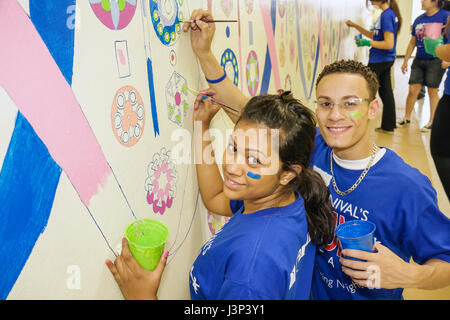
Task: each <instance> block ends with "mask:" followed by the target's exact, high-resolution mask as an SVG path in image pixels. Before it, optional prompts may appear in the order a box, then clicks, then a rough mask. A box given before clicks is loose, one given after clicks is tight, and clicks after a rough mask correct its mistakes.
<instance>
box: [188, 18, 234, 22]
mask: <svg viewBox="0 0 450 320" xmlns="http://www.w3.org/2000/svg"><path fill="white" fill-rule="evenodd" d="M196 21H197V20H183V22H194V23H195V22H196ZM201 21H203V22H206V23H216V22H238V21H237V20H208V19H201Z"/></svg>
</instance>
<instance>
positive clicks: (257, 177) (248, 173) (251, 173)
mask: <svg viewBox="0 0 450 320" xmlns="http://www.w3.org/2000/svg"><path fill="white" fill-rule="evenodd" d="M247 176H248V177H250V178H252V179H256V180H259V179H261V176H260V175H259V174H257V173H253V172H251V171H248V172H247Z"/></svg>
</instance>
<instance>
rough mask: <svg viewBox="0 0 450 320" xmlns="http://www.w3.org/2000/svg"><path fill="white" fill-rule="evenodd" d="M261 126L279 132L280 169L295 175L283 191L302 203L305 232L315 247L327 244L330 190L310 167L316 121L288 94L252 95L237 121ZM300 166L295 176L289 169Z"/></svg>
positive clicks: (330, 221) (331, 220) (331, 230)
mask: <svg viewBox="0 0 450 320" xmlns="http://www.w3.org/2000/svg"><path fill="white" fill-rule="evenodd" d="M239 121H249V122H254V123H261V124H263V125H265V126H267V127H268V128H270V129H279V130H280V135H279V141H280V145H279V155H280V160H281V162H282V164H283V167H282V168H283V170H285V171H291V172H293V173H294V174H296V178H294V179H292V180H291V182H290V183H289V184H288V185H287V188H286V190H285V191H286V192H293V191H295V190H298V192H299V193H300V194H301V196H302V198H303V201H304V203H305V210H306V219H307V220H308V233H309V235H310V237H311V241H312V242H313V243H314V244H316V245H320V246H323V245H326V244H327V243H328V241H329V240H331V239H332V238H333V235H334V216H333V206H332V204H331V200H330V191H329V189H328V187H327V186H326V185H325V183H324V181H323V180H322V178H321V176H320V175H319V174H318V173H317V172H316V171H314V170H313V169H312V168H311V166H310V158H311V155H312V152H313V149H314V139H315V135H316V120H315V117H314V114H313V112H312V111H311V110H310V109H308V108H307V107H305V105H303V104H302V103H301V102H300V101H299V100H297V99H295V98H294V97H293V96H292V94H290V92H289V91H288V92H284V93H282V94H281V95H268V94H266V95H260V96H255V97H253V98H252V99H250V101H249V102H248V103H247V105H246V106H245V108H244V109H243V110H242V114H241V116H240V118H239V120H238V121H237V123H239ZM294 165H299V166H301V167H302V171H301V172H300V174H298V173H297V172H296V171H295V170H294V169H293V168H292V166H294Z"/></svg>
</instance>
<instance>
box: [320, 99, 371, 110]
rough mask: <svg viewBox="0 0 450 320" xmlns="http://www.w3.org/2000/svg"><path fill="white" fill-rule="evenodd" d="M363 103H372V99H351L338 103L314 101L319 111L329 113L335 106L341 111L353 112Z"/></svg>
mask: <svg viewBox="0 0 450 320" xmlns="http://www.w3.org/2000/svg"><path fill="white" fill-rule="evenodd" d="M363 101H367V102H370V101H372V99H369V98H357V97H352V98H348V99H344V100H342V101H341V102H339V103H336V102H333V101H331V100H328V99H319V100H317V101H314V103H315V104H316V106H317V108H318V109H319V110H323V111H330V110H332V109H333V107H334V106H335V105H338V106H339V108H340V109H341V110H345V111H354V110H355V109H357V108H358V107H359V106H360V105H361V104H362V103H363Z"/></svg>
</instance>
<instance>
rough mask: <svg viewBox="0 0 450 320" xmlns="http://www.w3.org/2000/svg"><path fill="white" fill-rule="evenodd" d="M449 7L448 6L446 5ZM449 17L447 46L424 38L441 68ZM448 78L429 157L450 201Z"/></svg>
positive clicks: (449, 59) (447, 56)
mask: <svg viewBox="0 0 450 320" xmlns="http://www.w3.org/2000/svg"><path fill="white" fill-rule="evenodd" d="M448 7H450V4H448ZM447 10H448V9H447ZM449 33H450V16H449V18H448V19H447V25H446V27H445V31H444V35H445V36H446V37H447V44H445V45H442V42H441V41H439V40H436V39H431V38H428V37H425V38H424V44H425V50H426V51H427V53H428V54H431V55H435V56H437V57H438V58H439V59H442V64H443V68H448V67H449V66H450V34H449ZM449 122H450V77H449V75H448V72H447V78H446V79H445V87H444V95H443V96H442V98H441V99H440V100H439V103H438V105H437V108H436V114H435V117H434V120H433V126H432V128H431V136H430V149H431V156H432V157H433V161H434V164H435V166H436V171H437V172H438V174H439V178H440V179H441V182H442V185H443V187H444V190H445V192H446V194H447V198H448V199H449V200H450V143H449V142H448V137H450V126H449V125H448V124H449Z"/></svg>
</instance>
